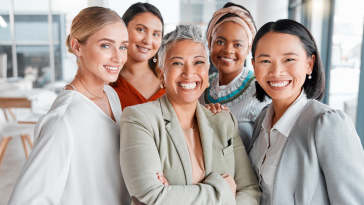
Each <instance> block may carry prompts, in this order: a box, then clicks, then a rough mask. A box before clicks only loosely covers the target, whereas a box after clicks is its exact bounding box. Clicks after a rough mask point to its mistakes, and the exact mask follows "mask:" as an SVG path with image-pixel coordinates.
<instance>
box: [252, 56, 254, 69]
mask: <svg viewBox="0 0 364 205" xmlns="http://www.w3.org/2000/svg"><path fill="white" fill-rule="evenodd" d="M252 65H253V68H254V69H255V61H254V58H252Z"/></svg>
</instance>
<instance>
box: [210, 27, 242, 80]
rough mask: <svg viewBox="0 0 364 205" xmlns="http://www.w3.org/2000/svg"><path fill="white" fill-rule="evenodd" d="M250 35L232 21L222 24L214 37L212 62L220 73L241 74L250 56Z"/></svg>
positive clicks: (211, 52) (211, 50)
mask: <svg viewBox="0 0 364 205" xmlns="http://www.w3.org/2000/svg"><path fill="white" fill-rule="evenodd" d="M248 40H249V39H248V35H247V34H246V31H245V29H244V28H243V27H242V26H241V25H239V24H237V23H235V22H232V21H228V22H225V23H223V24H221V25H220V26H219V27H218V28H217V30H216V32H215V34H214V35H213V37H212V44H211V49H210V54H211V61H212V63H213V64H214V65H215V67H216V68H217V70H218V71H219V73H223V74H225V75H227V74H234V73H240V72H241V71H242V69H243V67H244V61H245V59H246V56H247V55H248V47H249V43H248Z"/></svg>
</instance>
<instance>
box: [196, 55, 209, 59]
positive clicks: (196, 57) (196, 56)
mask: <svg viewBox="0 0 364 205" xmlns="http://www.w3.org/2000/svg"><path fill="white" fill-rule="evenodd" d="M201 57H202V58H205V56H195V57H194V58H201ZM205 59H206V58H205Z"/></svg>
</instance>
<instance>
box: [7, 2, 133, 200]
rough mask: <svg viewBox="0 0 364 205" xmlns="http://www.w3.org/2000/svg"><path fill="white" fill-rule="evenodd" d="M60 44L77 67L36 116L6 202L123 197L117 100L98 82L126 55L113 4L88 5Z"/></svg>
mask: <svg viewBox="0 0 364 205" xmlns="http://www.w3.org/2000/svg"><path fill="white" fill-rule="evenodd" d="M66 45H67V47H68V51H69V52H70V53H72V54H74V55H76V57H77V64H78V70H77V74H76V76H75V79H74V80H73V81H72V82H71V83H70V84H69V85H68V86H66V87H65V89H64V90H62V92H61V93H60V94H59V95H58V97H57V99H56V100H55V101H54V103H53V105H52V107H51V109H50V111H49V112H48V113H47V114H46V115H44V116H43V117H42V118H41V119H40V120H39V121H38V122H37V125H36V127H35V137H36V139H37V141H36V143H35V145H34V149H33V151H32V153H31V155H30V156H29V158H28V160H27V162H26V163H25V165H24V167H23V170H22V172H21V173H20V176H19V179H18V181H17V183H16V185H15V188H14V190H13V193H12V196H11V198H10V201H9V204H10V205H15V204H17V205H18V204H24V205H25V204H26V205H36V204H52V205H58V204H78V205H82V204H85V205H86V204H87V205H88V204H108V205H112V204H115V205H119V204H130V197H129V195H128V194H127V193H128V192H127V190H126V187H125V184H124V180H123V177H122V174H121V170H120V166H119V134H120V127H119V119H120V116H121V106H120V102H119V98H118V96H117V94H116V92H115V91H114V89H112V88H111V87H110V86H108V85H104V84H105V82H113V81H115V80H116V79H117V77H118V75H119V72H120V70H121V69H122V67H123V65H124V63H125V61H126V58H127V56H126V55H127V52H126V49H127V46H128V33H127V30H126V27H125V25H124V23H123V21H122V20H121V18H120V17H119V16H118V14H116V13H115V12H114V11H112V10H110V9H107V8H102V7H89V8H86V9H83V10H82V11H81V12H80V13H79V14H78V15H77V16H76V17H75V18H74V20H73V21H72V26H71V31H70V34H69V35H68V37H67V40H66ZM123 193H125V194H124V195H122V194H123Z"/></svg>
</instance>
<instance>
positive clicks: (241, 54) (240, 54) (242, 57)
mask: <svg viewBox="0 0 364 205" xmlns="http://www.w3.org/2000/svg"><path fill="white" fill-rule="evenodd" d="M244 49H245V48H242V49H239V51H237V52H236V54H237V56H238V58H239V60H241V61H245V59H246V56H247V55H248V53H247V52H246V51H245V50H244Z"/></svg>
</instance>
